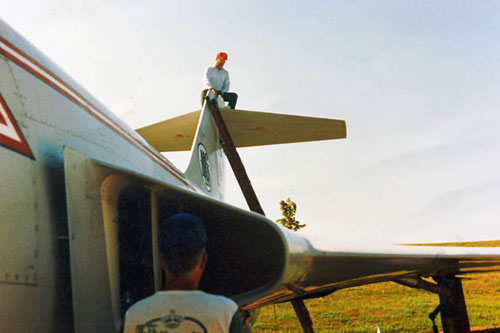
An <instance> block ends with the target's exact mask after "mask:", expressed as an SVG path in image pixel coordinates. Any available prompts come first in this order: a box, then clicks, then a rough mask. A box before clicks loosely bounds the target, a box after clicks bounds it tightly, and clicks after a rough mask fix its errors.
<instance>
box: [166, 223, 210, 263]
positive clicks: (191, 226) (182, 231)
mask: <svg viewBox="0 0 500 333" xmlns="http://www.w3.org/2000/svg"><path fill="white" fill-rule="evenodd" d="M206 244H207V234H206V232H205V221H203V220H202V219H201V218H200V217H198V216H195V215H191V214H188V213H179V214H175V215H173V216H170V217H169V218H167V219H165V220H163V222H162V224H161V226H160V234H159V236H158V245H159V247H160V251H161V252H162V253H163V254H166V253H168V250H169V249H171V248H173V247H177V246H181V247H184V248H185V249H186V255H188V256H191V255H193V254H196V253H197V252H198V251H200V250H201V249H202V248H204V247H205V245H206Z"/></svg>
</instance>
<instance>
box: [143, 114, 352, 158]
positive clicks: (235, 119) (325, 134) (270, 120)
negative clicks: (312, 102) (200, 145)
mask: <svg viewBox="0 0 500 333" xmlns="http://www.w3.org/2000/svg"><path fill="white" fill-rule="evenodd" d="M220 111H221V114H222V117H223V118H224V121H225V123H226V126H227V128H228V130H229V133H230V134H231V137H232V139H233V142H234V144H235V146H236V147H252V146H263V145H273V144H281V143H294V142H307V141H318V140H332V139H343V138H345V137H346V125H345V121H343V120H335V119H327V118H314V117H303V116H292V115H286V114H278V113H267V112H256V111H244V110H229V109H221V110H220ZM199 116H200V111H194V112H191V113H187V114H184V115H181V116H178V117H175V118H171V119H168V120H164V121H161V122H159V123H156V124H152V125H149V126H146V127H142V128H139V129H137V132H138V133H139V134H140V135H141V136H142V137H143V138H144V139H145V140H146V141H148V142H149V143H150V144H151V145H152V146H153V147H155V148H156V149H157V150H158V151H160V152H167V151H183V150H190V149H191V145H192V142H193V138H194V135H195V132H196V127H197V125H198V119H199Z"/></svg>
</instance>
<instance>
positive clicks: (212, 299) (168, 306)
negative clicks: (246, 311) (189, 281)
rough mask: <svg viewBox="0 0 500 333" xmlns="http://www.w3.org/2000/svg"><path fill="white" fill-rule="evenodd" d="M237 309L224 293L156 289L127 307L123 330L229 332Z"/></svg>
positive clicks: (126, 331)
mask: <svg viewBox="0 0 500 333" xmlns="http://www.w3.org/2000/svg"><path fill="white" fill-rule="evenodd" d="M237 310H238V306H237V305H236V303H235V302H233V301H232V300H230V299H229V298H226V297H224V296H217V295H212V294H207V293H205V292H203V291H199V290H169V291H159V292H157V293H155V294H154V295H152V296H150V297H148V298H145V299H143V300H140V301H138V302H137V303H135V304H134V305H133V306H132V307H131V308H130V309H128V311H127V314H126V315H125V333H129V332H130V333H132V332H134V333H136V332H148V333H151V332H158V333H159V332H190V333H192V332H197V333H198V332H200V333H202V332H210V333H212V332H229V326H230V325H231V320H232V319H233V316H234V315H235V313H236V311H237ZM240 325H241V324H240Z"/></svg>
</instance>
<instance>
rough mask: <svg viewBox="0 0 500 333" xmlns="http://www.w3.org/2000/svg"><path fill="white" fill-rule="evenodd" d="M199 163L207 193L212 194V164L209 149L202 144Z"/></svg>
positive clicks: (200, 144)
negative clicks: (209, 160) (209, 158)
mask: <svg viewBox="0 0 500 333" xmlns="http://www.w3.org/2000/svg"><path fill="white" fill-rule="evenodd" d="M198 161H199V162H200V170H201V175H202V176H203V183H204V184H205V187H206V188H207V191H208V192H210V191H211V190H212V186H211V185H210V163H209V162H208V154H207V149H206V148H205V146H204V145H203V143H201V142H200V143H199V144H198Z"/></svg>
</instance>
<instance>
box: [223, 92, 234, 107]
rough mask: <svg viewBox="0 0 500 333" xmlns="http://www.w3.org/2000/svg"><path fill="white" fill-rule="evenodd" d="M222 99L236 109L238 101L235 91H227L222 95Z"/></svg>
mask: <svg viewBox="0 0 500 333" xmlns="http://www.w3.org/2000/svg"><path fill="white" fill-rule="evenodd" d="M222 98H224V101H226V102H228V103H229V107H230V108H231V109H233V110H234V109H236V102H237V101H238V95H237V94H236V93H232V92H227V93H224V94H223V95H222Z"/></svg>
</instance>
